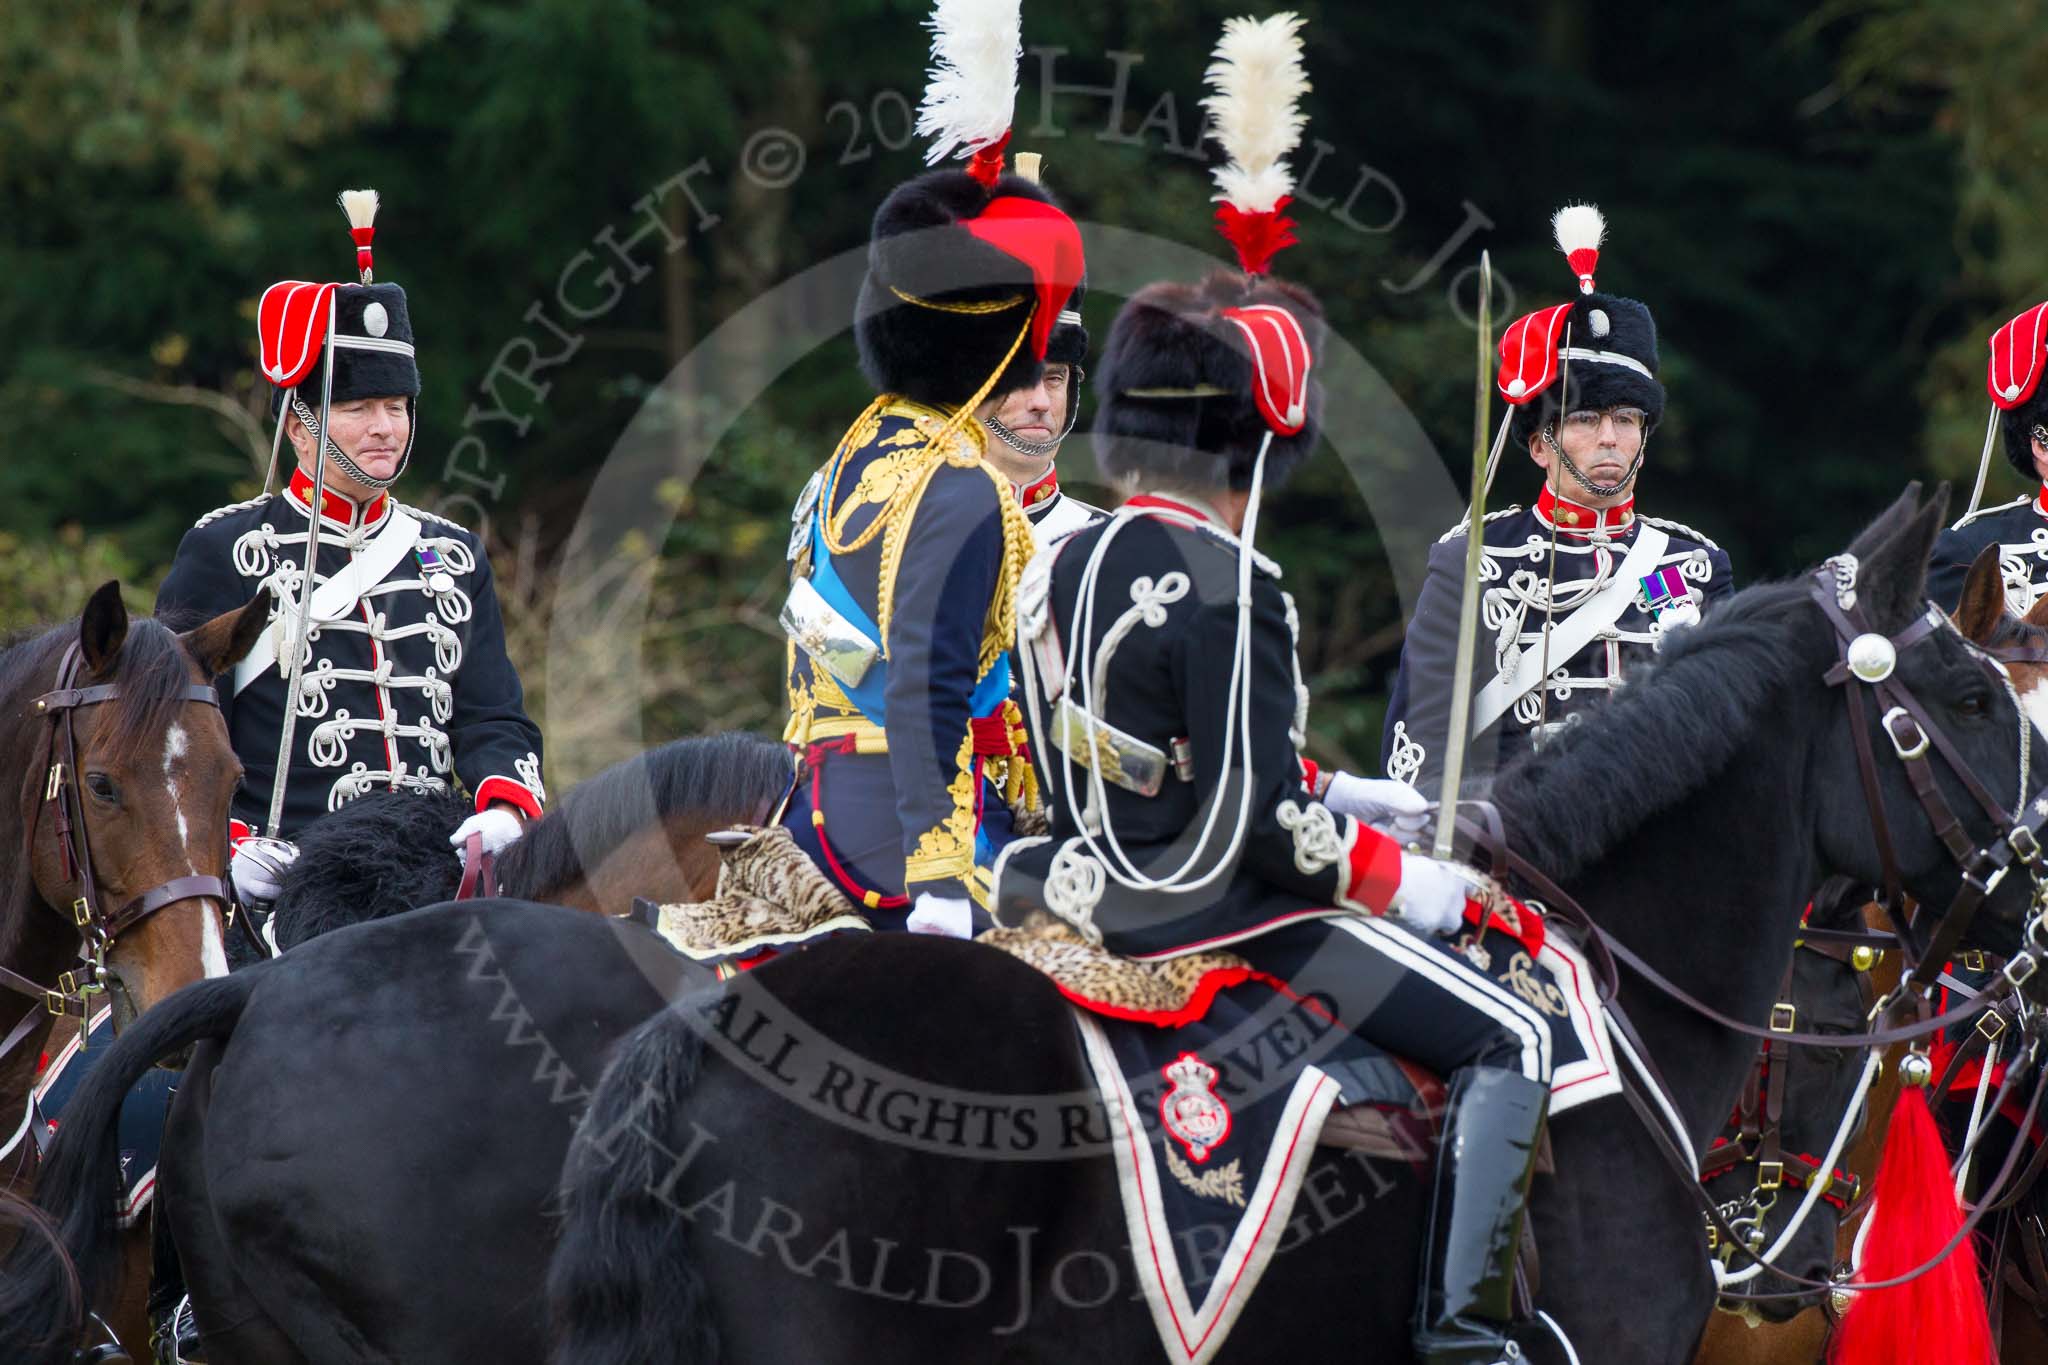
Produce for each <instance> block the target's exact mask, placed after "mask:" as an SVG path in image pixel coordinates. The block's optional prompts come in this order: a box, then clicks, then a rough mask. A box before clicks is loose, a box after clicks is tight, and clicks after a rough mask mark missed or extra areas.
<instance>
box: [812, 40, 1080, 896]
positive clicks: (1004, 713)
mask: <svg viewBox="0 0 2048 1365" xmlns="http://www.w3.org/2000/svg"><path fill="white" fill-rule="evenodd" d="M932 28H933V34H934V36H933V42H932V52H933V58H934V66H935V69H934V72H933V76H932V79H931V82H930V85H929V87H928V89H927V91H926V96H925V101H924V105H923V108H922V110H921V111H920V115H919V121H918V127H919V131H921V132H924V133H927V134H930V135H932V136H933V143H932V146H931V148H930V153H929V159H930V160H932V161H934V162H936V161H939V160H941V159H943V158H944V157H946V156H948V155H949V154H951V153H953V152H955V151H956V150H957V151H959V152H961V153H962V154H964V155H966V156H967V165H966V167H965V168H964V169H945V170H936V171H930V172H927V173H926V174H924V175H922V176H919V177H918V178H916V179H914V180H911V181H909V182H907V183H905V184H903V185H899V186H898V187H897V188H896V189H895V190H894V191H892V192H891V193H890V195H889V196H888V198H887V199H885V200H884V201H883V203H882V206H881V208H880V209H879V210H878V211H877V213H876V215H875V220H874V230H873V235H872V239H871V241H870V245H869V249H868V271H867V276H866V279H865V280H864V282H863V283H862V286H861V294H860V302H859V307H858V311H857V313H856V316H855V321H854V335H855V340H856V341H857V343H858V345H859V349H860V359H861V367H862V370H863V372H864V373H865V374H866V375H867V377H868V379H869V380H870V381H871V382H872V383H873V384H874V386H875V388H876V390H877V391H878V393H879V395H880V396H878V397H877V398H876V399H875V401H874V402H873V403H871V404H869V405H868V408H867V410H866V411H865V412H863V413H862V414H861V415H860V416H859V417H858V418H857V419H856V420H855V421H854V423H853V425H852V427H851V428H850V429H849V430H848V431H847V433H846V435H845V436H844V437H843V438H842V439H841V441H840V442H839V445H838V448H837V449H836V450H835V451H834V452H833V453H832V457H831V458H830V459H829V460H827V461H826V462H825V464H824V465H823V467H821V468H820V469H819V470H818V472H817V473H816V474H815V475H814V476H813V477H812V479H811V481H810V483H809V485H808V486H807V487H806V488H805V489H804V491H803V494H802V496H801V497H800V498H799V499H798V501H797V504H796V507H795V511H794V514H793V526H792V534H791V539H790V560H791V587H790V595H789V599H788V602H787V604H786V606H785V607H784V609H783V613H782V623H783V627H784V629H785V631H786V632H787V634H788V636H789V641H790V645H789V656H788V657H789V674H788V691H789V705H790V719H789V724H788V727H787V729H786V730H785V732H784V738H785V739H786V740H787V741H788V742H789V744H790V746H791V747H792V749H793V750H794V751H795V753H796V756H797V758H798V760H799V772H798V776H797V780H796V784H795V787H794V789H793V791H792V793H791V796H790V800H789V801H788V803H787V806H786V808H785V811H784V814H783V816H782V824H783V826H784V827H785V828H786V829H788V830H789V831H790V834H791V836H792V837H793V838H794V840H795V841H796V843H797V845H798V847H800V848H801V849H802V850H803V851H804V852H805V853H807V854H808V855H809V856H810V859H811V861H812V862H814V863H815V864H816V866H817V868H818V869H819V870H820V871H821V872H822V873H823V874H824V875H825V876H826V877H827V878H828V879H829V880H830V881H831V882H832V883H833V884H834V885H836V886H837V887H838V888H839V889H840V890H841V891H842V892H844V893H845V895H846V896H847V897H848V898H849V899H850V900H851V901H852V902H854V904H856V905H857V906H859V907H861V908H862V909H863V910H864V911H865V913H866V915H867V917H868V918H869V920H870V922H872V923H873V924H875V925H876V926H877V927H883V928H892V927H893V928H902V927H909V928H912V929H917V930H921V931H925V932H934V933H945V934H953V935H957V936H961V937H965V936H967V935H968V934H969V933H971V932H972V931H973V929H974V927H975V926H976V925H977V924H978V923H979V924H985V923H986V922H987V915H986V909H985V907H986V905H987V901H988V867H989V865H990V863H991V861H992V860H993V858H994V856H995V853H996V851H997V849H998V848H999V847H1000V845H1001V843H1002V842H1003V841H1004V839H1006V838H1007V837H1008V833H1009V830H1010V820H1011V809H1012V808H1015V809H1017V810H1021V811H1024V812H1026V813H1029V812H1032V811H1035V809H1036V806H1037V782H1036V779H1035V775H1034V773H1033V771H1032V767H1031V763H1030V759H1029V756H1028V754H1027V753H1026V751H1025V748H1024V745H1023V731H1022V727H1021V726H1020V725H1019V724H1018V721H1017V713H1016V704H1015V703H1014V702H1013V701H1011V700H1010V670H1009V645H1010V641H1011V639H1012V637H1013V635H1014V631H1015V627H1014V621H1015V590H1016V580H1017V575H1018V572H1019V570H1020V569H1021V568H1022V566H1023V563H1024V561H1025V560H1026V559H1027V558H1029V556H1030V554H1031V550H1032V547H1033V537H1032V528H1031V525H1030V523H1029V522H1028V521H1027V520H1026V517H1025V514H1024V511H1023V509H1022V508H1021V507H1020V505H1019V502H1018V499H1017V497H1016V496H1015V495H1014V492H1013V489H1012V485H1011V483H1010V482H1009V481H1008V480H1006V479H1004V478H1003V477H1002V476H1001V475H1000V474H998V473H997V472H996V470H994V469H993V468H991V467H990V465H989V464H988V463H987V462H986V461H985V459H984V457H985V455H986V454H987V452H988V448H989V443H990V441H991V439H992V435H991V428H990V427H989V426H988V425H987V424H986V423H985V421H983V420H981V419H982V418H984V417H988V416H993V415H995V412H996V409H997V406H998V401H997V400H998V399H999V398H1000V397H1001V396H1002V395H1004V394H1008V393H1012V392H1017V391H1021V390H1029V389H1031V388H1033V387H1035V386H1038V385H1039V384H1040V382H1041V376H1042V373H1043V370H1044V367H1045V365H1046V362H1047V356H1048V353H1049V348H1050V347H1051V345H1052V343H1053V340H1054V337H1055V336H1056V335H1057V334H1058V332H1059V330H1060V326H1061V316H1062V314H1063V313H1066V312H1067V311H1068V310H1069V309H1070V308H1071V306H1072V299H1073V295H1074V291H1075V289H1076V287H1077V286H1078V285H1079V284H1080V282H1081V278H1082V274H1083V262H1082V252H1081V236H1080V231H1079V229H1078V228H1077V227H1076V226H1075V225H1074V222H1073V220H1072V219H1070V218H1069V217H1068V216H1067V215H1066V214H1065V213H1064V212H1063V211H1062V210H1061V209H1060V208H1059V206H1058V205H1057V204H1056V203H1055V202H1054V201H1053V199H1052V197H1051V196H1050V195H1049V194H1047V193H1046V192H1045V191H1044V190H1043V189H1042V188H1041V187H1040V186H1038V185H1037V184H1036V183H1034V182H1033V181H1031V180H1030V179H1027V178H1025V177H1023V176H1019V175H1014V174H1006V173H1005V172H1004V169H1003V161H1004V153H1005V150H1006V148H1007V146H1008V143H1009V124H1010V116H1011V111H1012V108H1013V106H1014V104H1015V100H1016V85H1017V74H1016V68H1017V58H1018V55H1019V52H1020V47H1021V41H1020V30H1021V17H1020V15H1019V13H1018V7H1017V4H1016V0H1008V2H1007V3H1004V0H995V2H994V3H991V2H990V0H941V3H940V4H939V5H938V6H937V8H936V10H935V12H934V15H933V18H932Z"/></svg>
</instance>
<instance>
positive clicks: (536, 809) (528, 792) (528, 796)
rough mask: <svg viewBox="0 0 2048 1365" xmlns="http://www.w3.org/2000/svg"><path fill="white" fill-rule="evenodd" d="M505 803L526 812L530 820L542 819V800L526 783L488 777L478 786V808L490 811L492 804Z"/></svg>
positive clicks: (507, 778) (506, 778) (505, 778)
mask: <svg viewBox="0 0 2048 1365" xmlns="http://www.w3.org/2000/svg"><path fill="white" fill-rule="evenodd" d="M493 801H503V802H504V803H505V804H506V805H508V806H517V807H519V809H520V810H522V811H525V812H526V818H527V819H529V820H538V819H540V798H539V797H537V796H535V795H534V794H533V789H532V788H531V787H528V786H527V785H526V784H525V783H524V782H519V781H515V780H514V779H512V778H509V777H487V778H485V779H484V780H483V781H482V782H480V783H478V784H477V788H476V808H477V809H478V810H489V809H490V807H491V802H493Z"/></svg>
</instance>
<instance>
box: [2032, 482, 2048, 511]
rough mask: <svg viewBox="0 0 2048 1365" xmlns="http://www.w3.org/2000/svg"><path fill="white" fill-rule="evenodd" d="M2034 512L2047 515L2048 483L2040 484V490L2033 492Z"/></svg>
mask: <svg viewBox="0 0 2048 1365" xmlns="http://www.w3.org/2000/svg"><path fill="white" fill-rule="evenodd" d="M2034 514H2035V515H2036V516H2042V517H2048V483H2044V484H2042V485H2041V491H2040V492H2038V493H2036V494H2034Z"/></svg>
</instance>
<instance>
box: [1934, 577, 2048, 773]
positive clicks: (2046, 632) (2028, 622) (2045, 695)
mask: <svg viewBox="0 0 2048 1365" xmlns="http://www.w3.org/2000/svg"><path fill="white" fill-rule="evenodd" d="M2006 605H2007V598H2006V590H2005V571H2004V568H2003V566H2002V565H2001V564H2000V563H1999V559H1998V547H1997V546H1996V545H1987V546H1985V547H1984V549H1983V550H1982V551H1981V552H1979V553H1978V555H1977V558H1976V559H1975V560H1974V561H1972V563H1971V564H1970V572H1969V574H1968V576H1967V577H1966V578H1965V579H1964V580H1963V595H1962V597H1961V598H1959V599H1958V600H1957V602H1956V609H1955V611H1954V612H1953V613H1952V619H1953V620H1954V621H1955V623H1956V629H1958V630H1960V631H1961V632H1962V633H1963V634H1964V636H1965V637H1967V638H1968V639H1970V640H1972V641H1974V642H1975V643H1977V644H1980V645H1983V646H1985V647H1986V648H1988V649H1996V650H2000V651H2001V652H2002V654H2001V657H2002V660H2003V662H2004V665H2005V671H2006V673H2007V674H2008V675H2009V676H2010V677H2011V678H2012V685H2013V690H2014V691H2016V692H2018V693H2019V698H2020V705H2021V706H2022V707H2023V708H2025V710H2026V713H2027V715H2028V717H2029V718H2031V719H2032V720H2033V722H2034V728H2035V729H2037V730H2040V731H2041V732H2042V733H2044V734H2048V595H2044V596H2043V597H2041V599H2040V600H2039V601H2037V602H2035V603H2034V604H2033V606H2032V607H2030V608H2029V609H2028V611H2027V613H2026V615H2024V616H2019V617H2015V616H2014V615H2013V614H2011V613H2009V612H2008V611H2007V610H2006Z"/></svg>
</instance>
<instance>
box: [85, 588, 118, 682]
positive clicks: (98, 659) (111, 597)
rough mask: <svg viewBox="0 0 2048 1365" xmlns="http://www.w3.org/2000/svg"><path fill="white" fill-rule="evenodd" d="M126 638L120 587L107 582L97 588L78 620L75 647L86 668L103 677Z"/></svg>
mask: <svg viewBox="0 0 2048 1365" xmlns="http://www.w3.org/2000/svg"><path fill="white" fill-rule="evenodd" d="M127 638H128V606H127V604H126V603H125V602H123V601H122V600H121V584H120V583H119V582H118V581H116V580H112V579H110V580H108V581H107V582H105V583H102V584H100V586H99V591H97V592H95V593H94V594H93V595H92V598H91V600H90V601H88V602H87V603H86V604H85V613H84V615H82V616H80V617H79V618H78V645H79V648H80V649H81V650H83V651H84V653H85V666H86V668H87V669H88V670H89V671H90V672H93V673H104V672H105V671H106V670H107V668H108V667H109V666H110V665H111V664H112V663H113V662H114V656H115V655H117V654H119V653H120V652H121V645H122V642H123V641H125V640H126V639H127Z"/></svg>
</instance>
